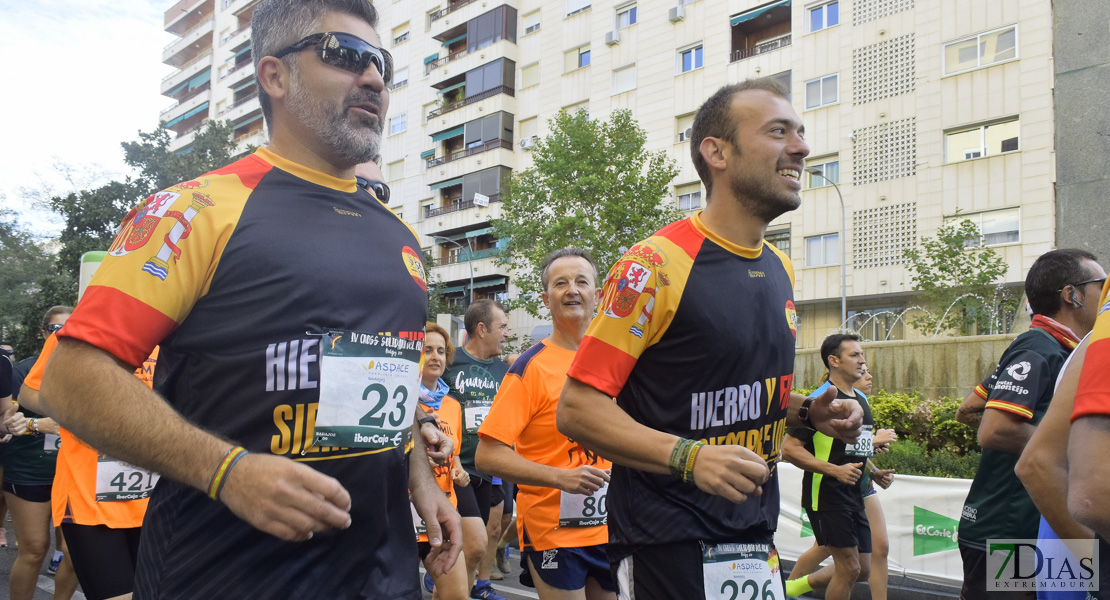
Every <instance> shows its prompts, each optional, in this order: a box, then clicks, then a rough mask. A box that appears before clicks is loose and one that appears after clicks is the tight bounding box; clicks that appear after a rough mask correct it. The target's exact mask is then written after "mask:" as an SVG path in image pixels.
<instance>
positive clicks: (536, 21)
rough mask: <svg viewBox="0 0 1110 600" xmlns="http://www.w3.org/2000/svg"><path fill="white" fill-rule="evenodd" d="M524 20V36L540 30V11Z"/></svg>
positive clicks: (527, 15)
mask: <svg viewBox="0 0 1110 600" xmlns="http://www.w3.org/2000/svg"><path fill="white" fill-rule="evenodd" d="M522 18H523V20H524V35H528V34H529V33H532V32H534V31H539V30H540V11H538V10H534V11H532V12H530V13H528V14H526V15H524V17H522Z"/></svg>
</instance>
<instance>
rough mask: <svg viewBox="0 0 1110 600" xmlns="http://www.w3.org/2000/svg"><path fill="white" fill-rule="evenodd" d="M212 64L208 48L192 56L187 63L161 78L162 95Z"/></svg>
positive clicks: (210, 52)
mask: <svg viewBox="0 0 1110 600" xmlns="http://www.w3.org/2000/svg"><path fill="white" fill-rule="evenodd" d="M211 66H212V51H211V50H209V51H208V52H205V53H203V54H201V55H200V56H198V57H196V58H194V59H193V60H191V61H189V62H188V63H186V64H184V65H181V67H180V68H179V69H178V70H177V71H175V72H173V73H170V74H169V75H166V76H165V77H164V78H163V79H162V95H166V94H167V92H169V91H170V90H172V89H174V88H176V87H177V86H179V85H181V84H182V83H184V82H186V81H188V80H190V79H192V78H193V77H194V76H196V75H199V74H200V72H201V71H203V70H205V69H208V68H211Z"/></svg>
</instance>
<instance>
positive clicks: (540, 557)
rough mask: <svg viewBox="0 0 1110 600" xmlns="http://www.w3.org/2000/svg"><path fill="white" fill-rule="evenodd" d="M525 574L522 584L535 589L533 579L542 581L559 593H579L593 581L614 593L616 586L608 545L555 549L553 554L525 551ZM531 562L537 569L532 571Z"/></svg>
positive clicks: (521, 579)
mask: <svg viewBox="0 0 1110 600" xmlns="http://www.w3.org/2000/svg"><path fill="white" fill-rule="evenodd" d="M521 562H522V563H524V570H523V571H521V573H520V582H521V583H522V584H524V585H526V586H529V587H536V586H535V583H534V582H533V580H532V578H533V577H539V578H540V579H542V580H543V582H544V583H546V584H547V585H549V586H551V587H553V588H555V589H557V590H580V589H582V588H584V587H586V579H587V578H590V577H593V578H594V579H596V580H597V583H598V585H600V586H601V587H602V588H603V589H605V590H607V591H610V592H615V591H617V584H616V583H615V582H614V581H613V574H612V572H611V571H610V570H609V560H608V559H606V558H605V544H600V545H598V546H585V547H582V548H555V549H552V550H524V551H522V552H521ZM528 562H531V564H532V566H534V567H535V569H529V568H528V566H527V564H528Z"/></svg>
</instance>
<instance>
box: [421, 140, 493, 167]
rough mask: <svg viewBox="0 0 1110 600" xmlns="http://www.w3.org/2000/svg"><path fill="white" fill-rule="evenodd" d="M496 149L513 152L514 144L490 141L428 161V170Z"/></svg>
mask: <svg viewBox="0 0 1110 600" xmlns="http://www.w3.org/2000/svg"><path fill="white" fill-rule="evenodd" d="M495 148H504V149H506V150H512V149H513V143H512V142H510V141H509V140H502V139H496V140H490V141H488V142H484V143H483V144H482V145H480V146H474V147H473V148H464V149H463V150H459V151H458V152H452V153H451V154H448V155H445V156H441V157H439V158H430V159H428V168H429V169H430V168H432V167H436V166H439V165H442V164H446V163H449V162H451V161H453V160H459V159H460V158H466V157H468V156H474V155H475V154H481V153H483V152H488V151H490V150H493V149H495Z"/></svg>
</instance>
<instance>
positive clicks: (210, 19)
mask: <svg viewBox="0 0 1110 600" xmlns="http://www.w3.org/2000/svg"><path fill="white" fill-rule="evenodd" d="M213 22H215V17H208V18H207V19H204V20H203V21H201V22H200V23H197V24H196V25H193V26H192V27H190V28H189V30H188V31H186V32H185V33H182V34H181V35H179V36H178V37H177V38H176V39H174V41H172V42H170V43H168V44H166V46H165V47H164V48H162V52H165V51H166V50H169V49H170V48H172V47H173V46H174V44H177V43H178V42H180V41H181V40H183V39H185V38H187V37H189V36H191V35H193V34H194V33H196V31H197V30H198V29H200V28H201V27H204V26H206V25H211V24H212V23H213ZM192 41H196V40H192Z"/></svg>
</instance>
